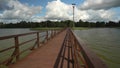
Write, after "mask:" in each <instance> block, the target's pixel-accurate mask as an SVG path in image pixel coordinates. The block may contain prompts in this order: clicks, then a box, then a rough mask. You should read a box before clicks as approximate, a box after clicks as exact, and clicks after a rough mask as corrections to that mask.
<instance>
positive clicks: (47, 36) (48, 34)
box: [0, 30, 62, 65]
mask: <svg viewBox="0 0 120 68" xmlns="http://www.w3.org/2000/svg"><path fill="white" fill-rule="evenodd" d="M61 31H62V30H60V31H58V30H48V31H45V35H42V36H41V35H40V33H42V32H30V33H24V34H17V35H10V36H4V37H0V40H6V39H11V38H14V42H15V45H14V46H11V47H8V48H5V49H2V50H0V53H3V52H5V51H8V50H11V49H14V51H13V53H12V54H11V57H9V58H7V59H6V60H4V61H3V62H0V65H1V64H2V65H9V64H11V63H12V61H13V60H15V59H14V58H16V60H15V61H18V60H19V59H20V55H21V54H22V53H23V52H26V51H28V50H33V49H35V48H36V47H37V48H38V47H40V43H41V44H42V41H41V40H40V39H41V37H44V40H43V41H48V40H49V39H51V38H53V37H54V36H55V35H57V34H58V33H60V32H61ZM33 34H34V35H35V34H36V38H33V39H30V40H27V41H24V42H21V43H20V42H19V37H20V36H27V35H33ZM34 40H36V41H35V43H34V45H33V46H30V47H28V48H27V49H25V50H23V51H21V52H20V46H22V45H24V44H26V43H29V42H32V41H34Z"/></svg>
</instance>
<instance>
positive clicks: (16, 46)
mask: <svg viewBox="0 0 120 68" xmlns="http://www.w3.org/2000/svg"><path fill="white" fill-rule="evenodd" d="M15 55H16V61H17V60H19V41H18V36H16V37H15Z"/></svg>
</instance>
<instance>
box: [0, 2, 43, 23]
mask: <svg viewBox="0 0 120 68" xmlns="http://www.w3.org/2000/svg"><path fill="white" fill-rule="evenodd" d="M8 5H9V6H14V8H13V9H11V10H5V11H4V12H3V13H2V14H1V16H0V19H2V20H8V21H10V20H11V21H13V20H18V21H19V20H28V19H31V17H32V16H34V15H35V14H37V13H40V11H41V9H42V7H41V6H31V7H30V6H28V5H26V4H22V3H20V2H19V1H18V0H10V1H9V2H8Z"/></svg>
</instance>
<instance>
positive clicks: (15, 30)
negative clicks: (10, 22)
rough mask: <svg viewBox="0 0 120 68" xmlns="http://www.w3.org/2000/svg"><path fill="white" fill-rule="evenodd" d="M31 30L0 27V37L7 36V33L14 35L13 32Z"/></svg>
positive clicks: (18, 32)
mask: <svg viewBox="0 0 120 68" xmlns="http://www.w3.org/2000/svg"><path fill="white" fill-rule="evenodd" d="M28 32H33V31H32V30H30V29H0V37H1V36H8V35H15V34H22V33H28Z"/></svg>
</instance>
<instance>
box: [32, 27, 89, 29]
mask: <svg viewBox="0 0 120 68" xmlns="http://www.w3.org/2000/svg"><path fill="white" fill-rule="evenodd" d="M53 29H55V30H60V29H63V28H62V27H49V28H47V27H45V28H44V27H43V28H31V30H53ZM72 29H74V30H88V29H90V28H89V27H74V28H72Z"/></svg>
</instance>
